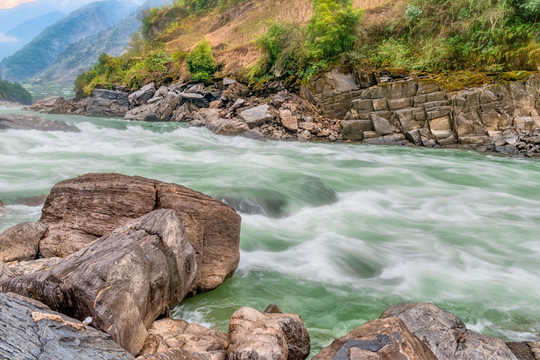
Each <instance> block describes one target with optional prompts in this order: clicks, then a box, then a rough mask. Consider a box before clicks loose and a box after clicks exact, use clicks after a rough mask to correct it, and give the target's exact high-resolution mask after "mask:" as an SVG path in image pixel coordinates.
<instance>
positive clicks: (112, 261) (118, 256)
mask: <svg viewBox="0 0 540 360" xmlns="http://www.w3.org/2000/svg"><path fill="white" fill-rule="evenodd" d="M196 271H197V263H196V260H195V251H194V250H193V247H192V246H191V244H190V242H189V241H188V239H187V236H186V233H185V229H184V226H183V224H182V222H181V221H180V218H179V217H178V214H177V213H176V212H175V211H174V210H165V209H163V210H156V211H153V212H151V213H149V214H147V215H144V216H142V217H140V218H139V219H136V220H134V221H132V222H130V223H128V224H127V225H125V226H123V227H120V228H118V229H117V230H115V231H114V232H113V233H112V234H110V235H108V236H106V237H104V238H102V239H100V240H99V241H95V242H94V243H92V244H90V245H88V246H87V247H86V248H84V249H82V250H80V251H78V252H76V253H74V254H72V255H70V256H68V257H66V258H65V259H63V260H62V261H61V262H60V263H59V264H58V265H57V266H54V267H52V268H50V269H49V270H44V271H40V272H37V273H34V274H31V275H24V276H20V277H17V278H13V279H11V280H8V281H7V282H3V283H1V284H0V291H4V292H6V291H12V292H16V293H18V294H21V295H24V296H28V297H32V298H34V299H36V300H39V301H42V302H43V303H45V304H47V305H48V306H50V307H51V308H52V309H54V310H56V311H59V312H62V313H64V314H67V315H69V316H73V317H75V318H77V319H81V320H82V319H85V318H87V317H92V319H93V320H92V325H93V326H94V327H96V328H98V329H101V330H103V331H105V332H106V333H108V334H110V335H111V336H112V338H113V339H114V340H115V341H116V342H118V343H119V344H120V345H121V346H122V347H123V348H124V349H126V350H128V351H129V352H130V353H132V354H137V353H138V352H139V351H140V350H141V348H142V347H143V344H144V341H145V339H146V337H147V331H146V329H147V328H148V327H150V326H151V325H152V323H153V322H154V320H155V319H156V318H157V317H158V316H159V315H161V314H163V313H164V312H166V311H167V310H168V309H171V308H172V307H174V306H176V305H177V304H178V303H179V302H180V301H181V300H182V299H183V298H184V297H185V295H186V294H187V293H188V291H189V290H190V288H191V286H192V284H193V280H194V279H195V276H196Z"/></svg>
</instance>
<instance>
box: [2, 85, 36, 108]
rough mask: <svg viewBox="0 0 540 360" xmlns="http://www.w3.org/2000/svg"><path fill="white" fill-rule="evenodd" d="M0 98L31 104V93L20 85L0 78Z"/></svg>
mask: <svg viewBox="0 0 540 360" xmlns="http://www.w3.org/2000/svg"><path fill="white" fill-rule="evenodd" d="M0 100H5V101H11V102H18V103H21V104H24V105H30V104H32V95H30V93H29V92H28V91H26V89H25V88H23V87H22V86H21V85H19V84H17V83H10V82H9V81H7V80H2V79H0Z"/></svg>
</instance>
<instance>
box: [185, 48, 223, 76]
mask: <svg viewBox="0 0 540 360" xmlns="http://www.w3.org/2000/svg"><path fill="white" fill-rule="evenodd" d="M186 63H187V68H188V70H189V72H190V73H191V74H192V76H193V80H195V81H207V80H208V79H210V78H211V77H212V75H214V73H215V72H216V70H217V64H216V60H215V59H214V55H213V54H212V47H211V46H210V43H209V42H208V41H201V42H200V43H198V44H197V46H195V48H194V49H193V51H191V52H190V53H189V54H188V55H187V57H186Z"/></svg>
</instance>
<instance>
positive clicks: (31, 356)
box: [0, 293, 134, 360]
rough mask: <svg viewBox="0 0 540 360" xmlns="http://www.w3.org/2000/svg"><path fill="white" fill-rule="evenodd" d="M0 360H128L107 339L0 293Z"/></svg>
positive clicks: (33, 303) (26, 301) (42, 307)
mask: <svg viewBox="0 0 540 360" xmlns="http://www.w3.org/2000/svg"><path fill="white" fill-rule="evenodd" d="M0 309H2V310H1V311H0V358H2V359H19V360H35V359H95V360H117V359H124V360H131V359H134V358H133V356H131V355H130V354H128V353H127V352H126V351H125V350H124V349H122V348H121V347H120V346H119V345H118V344H117V343H115V342H114V341H113V340H112V339H111V337H110V336H109V335H107V334H105V333H102V332H101V331H98V330H95V329H93V328H91V327H88V326H85V325H84V324H83V323H81V322H80V321H78V320H75V319H72V318H69V317H67V316H65V315H62V314H59V313H57V312H54V311H51V309H49V308H48V307H47V306H45V305H44V304H42V303H40V302H38V301H35V300H32V299H28V298H24V297H22V296H19V295H16V294H10V293H8V294H2V293H0Z"/></svg>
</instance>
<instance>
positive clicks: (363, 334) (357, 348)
mask: <svg viewBox="0 0 540 360" xmlns="http://www.w3.org/2000/svg"><path fill="white" fill-rule="evenodd" d="M365 359H369V360H437V358H436V357H435V355H433V353H432V352H431V351H430V350H429V349H428V348H427V347H426V346H425V345H424V344H423V343H422V342H421V341H420V340H419V339H418V338H417V337H416V336H414V335H413V334H412V333H411V332H410V331H409V330H408V329H407V327H406V326H405V324H404V323H403V322H402V321H401V320H400V319H395V318H392V319H384V320H381V319H378V320H373V321H370V322H368V323H366V324H364V325H362V326H360V327H358V328H356V329H354V330H353V331H351V332H350V333H348V334H347V335H345V336H344V337H342V338H340V339H338V340H334V342H332V344H331V345H330V346H328V347H327V348H324V349H323V350H321V351H320V352H319V353H318V354H317V355H315V356H314V357H313V360H365ZM440 359H443V358H439V360H440Z"/></svg>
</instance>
